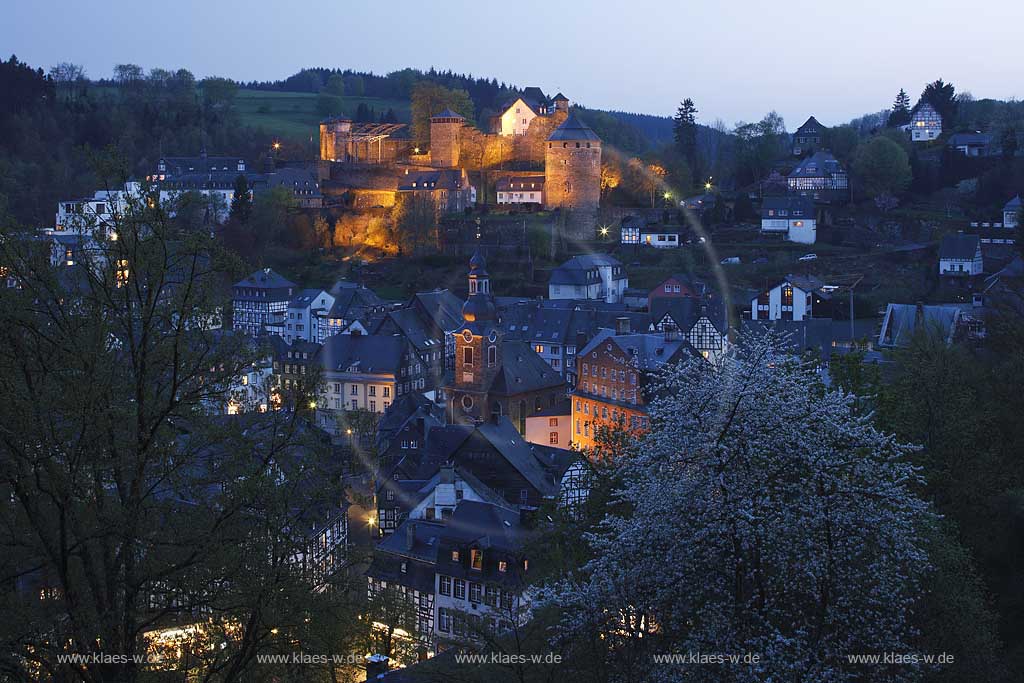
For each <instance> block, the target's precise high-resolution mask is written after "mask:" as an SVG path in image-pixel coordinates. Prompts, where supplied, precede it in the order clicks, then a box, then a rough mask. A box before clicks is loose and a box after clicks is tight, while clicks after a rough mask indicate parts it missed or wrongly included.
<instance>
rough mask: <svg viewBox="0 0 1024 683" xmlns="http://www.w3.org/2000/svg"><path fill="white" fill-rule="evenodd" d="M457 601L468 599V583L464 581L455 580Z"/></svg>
mask: <svg viewBox="0 0 1024 683" xmlns="http://www.w3.org/2000/svg"><path fill="white" fill-rule="evenodd" d="M454 588H455V591H454V592H455V599H456V600H465V599H466V582H465V581H464V580H462V579H455V586H454Z"/></svg>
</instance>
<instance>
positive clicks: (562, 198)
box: [544, 114, 601, 211]
mask: <svg viewBox="0 0 1024 683" xmlns="http://www.w3.org/2000/svg"><path fill="white" fill-rule="evenodd" d="M547 145H548V146H547V149H545V150H544V176H545V178H544V208H545V209H575V210H581V211H595V210H597V207H598V204H599V203H600V201H601V138H599V137H597V133H595V132H594V131H593V130H591V128H590V126H588V125H587V124H585V123H583V122H582V121H580V120H579V119H578V118H576V115H575V114H569V117H568V118H567V119H566V120H565V122H564V123H563V124H562V125H560V126H559V127H558V128H556V129H555V130H554V132H553V133H551V135H549V136H548V142H547Z"/></svg>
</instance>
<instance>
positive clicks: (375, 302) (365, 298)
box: [327, 280, 386, 320]
mask: <svg viewBox="0 0 1024 683" xmlns="http://www.w3.org/2000/svg"><path fill="white" fill-rule="evenodd" d="M329 293H330V294H331V296H333V297H334V305H333V306H331V310H330V312H329V313H328V314H327V315H328V317H329V318H336V319H345V320H353V319H361V318H365V317H367V316H368V315H370V314H371V313H373V312H374V309H379V308H382V307H383V306H385V305H386V302H385V301H384V300H383V299H381V298H380V297H379V296H377V294H376V293H375V292H374V291H373V290H372V289H367V288H365V287H361V286H359V285H357V284H355V283H352V282H345V281H344V280H339V281H338V282H336V283H334V286H333V287H331V289H330V292H329Z"/></svg>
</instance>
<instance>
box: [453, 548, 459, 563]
mask: <svg viewBox="0 0 1024 683" xmlns="http://www.w3.org/2000/svg"><path fill="white" fill-rule="evenodd" d="M458 561H459V551H458V550H453V551H452V562H458Z"/></svg>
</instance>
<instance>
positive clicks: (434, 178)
mask: <svg viewBox="0 0 1024 683" xmlns="http://www.w3.org/2000/svg"><path fill="white" fill-rule="evenodd" d="M402 178H403V179H404V180H403V182H401V183H399V185H398V189H399V190H401V191H413V190H460V189H463V188H465V187H466V186H467V184H468V181H467V179H466V176H465V173H464V172H463V171H462V170H460V169H444V170H441V171H424V172H422V173H414V174H411V175H408V176H402Z"/></svg>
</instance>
